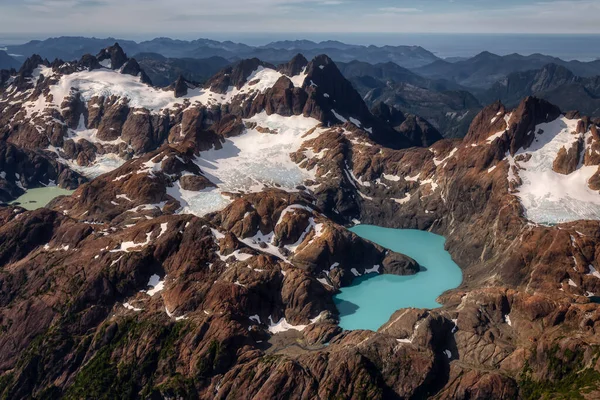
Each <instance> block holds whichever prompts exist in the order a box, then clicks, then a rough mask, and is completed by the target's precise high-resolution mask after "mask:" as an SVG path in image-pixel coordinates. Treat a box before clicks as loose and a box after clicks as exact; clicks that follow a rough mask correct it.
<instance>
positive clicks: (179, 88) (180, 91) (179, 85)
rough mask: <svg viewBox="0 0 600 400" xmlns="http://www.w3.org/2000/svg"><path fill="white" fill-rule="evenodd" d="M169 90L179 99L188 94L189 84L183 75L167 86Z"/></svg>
mask: <svg viewBox="0 0 600 400" xmlns="http://www.w3.org/2000/svg"><path fill="white" fill-rule="evenodd" d="M169 89H170V90H173V91H174V93H175V97H176V98H179V97H183V96H185V95H186V94H187V93H188V89H189V84H188V81H187V80H186V79H185V78H184V77H183V75H179V77H178V78H177V80H176V81H175V82H174V83H173V84H172V85H171V86H169Z"/></svg>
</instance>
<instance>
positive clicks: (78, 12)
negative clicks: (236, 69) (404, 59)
mask: <svg viewBox="0 0 600 400" xmlns="http://www.w3.org/2000/svg"><path fill="white" fill-rule="evenodd" d="M0 1H2V4H3V5H2V6H1V7H0V8H1V12H0V27H1V28H0V30H2V31H3V32H4V33H9V34H14V33H16V32H18V33H24V34H35V33H37V32H40V33H42V34H44V35H49V34H53V33H60V34H65V33H72V34H87V33H88V32H94V34H106V35H117V34H121V35H125V34H135V35H139V34H146V33H147V34H153V33H161V32H162V33H163V34H170V35H176V34H178V33H180V34H185V35H188V34H189V35H193V34H194V32H205V33H210V32H215V33H227V32H257V33H258V32H260V33H264V32H311V33H314V32H324V33H326V32H338V33H343V32H350V33H366V32H373V33H378V32H379V33H383V32H386V33H388V32H391V33H394V32H461V33H600V24H598V23H597V15H600V1H597V0H570V1H565V0H556V1H536V2H527V3H525V4H524V3H523V2H516V0H507V1H505V2H492V1H489V0H485V1H468V2H466V1H455V2H451V1H449V0H429V1H420V2H418V3H415V2H414V1H412V2H409V1H401V0H397V1H395V2H392V1H390V0H370V1H368V2H367V1H362V0H344V1H342V0H228V1H216V2H215V1H214V0H168V1H167V0H19V1H17V0H0ZM415 4H418V7H413V5H415ZM132 16H135V18H132ZM23 21H27V24H23Z"/></svg>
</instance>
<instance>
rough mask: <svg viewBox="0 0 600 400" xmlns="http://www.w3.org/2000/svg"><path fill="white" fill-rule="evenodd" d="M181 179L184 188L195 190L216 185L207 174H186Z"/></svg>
mask: <svg viewBox="0 0 600 400" xmlns="http://www.w3.org/2000/svg"><path fill="white" fill-rule="evenodd" d="M179 181H180V182H181V188H182V189H184V190H191V191H194V192H198V191H200V190H204V189H206V188H208V187H214V186H215V184H214V183H212V182H211V181H209V180H208V179H207V178H206V177H205V176H197V175H184V176H182V177H181V179H180V180H179Z"/></svg>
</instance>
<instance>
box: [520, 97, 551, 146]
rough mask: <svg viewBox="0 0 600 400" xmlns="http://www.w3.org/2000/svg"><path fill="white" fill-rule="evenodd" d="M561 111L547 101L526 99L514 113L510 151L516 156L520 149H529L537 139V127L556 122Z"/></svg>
mask: <svg viewBox="0 0 600 400" xmlns="http://www.w3.org/2000/svg"><path fill="white" fill-rule="evenodd" d="M559 116H560V109H559V108H558V107H556V106H555V105H553V104H550V103H548V102H547V101H545V100H541V99H538V98H535V97H527V98H526V99H524V100H523V101H522V102H521V104H519V106H518V107H517V109H516V110H515V111H514V112H513V114H512V116H511V118H510V121H509V127H508V137H509V139H510V144H509V150H510V153H511V154H512V155H514V154H515V153H516V152H517V151H518V150H519V149H520V148H525V149H526V148H527V147H529V146H530V145H531V143H532V142H533V139H534V138H535V132H534V130H535V126H536V125H539V124H541V123H544V122H550V121H554V120H555V119H556V118H558V117H559Z"/></svg>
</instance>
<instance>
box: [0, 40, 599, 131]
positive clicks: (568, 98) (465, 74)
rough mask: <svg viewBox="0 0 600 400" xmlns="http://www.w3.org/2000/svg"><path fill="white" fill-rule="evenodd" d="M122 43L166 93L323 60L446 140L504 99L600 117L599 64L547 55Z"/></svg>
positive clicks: (53, 52) (62, 50) (57, 49)
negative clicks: (227, 71) (232, 70)
mask: <svg viewBox="0 0 600 400" xmlns="http://www.w3.org/2000/svg"><path fill="white" fill-rule="evenodd" d="M114 41H115V39H112V38H108V39H94V38H83V37H60V38H51V39H46V40H43V41H32V42H29V43H26V44H23V45H17V46H7V50H8V51H9V52H10V53H11V54H13V56H14V55H15V54H20V55H21V56H18V57H17V58H14V57H12V56H9V55H8V54H4V55H3V54H2V52H0V70H1V69H3V68H4V69H7V70H10V69H11V68H16V69H18V68H19V66H20V64H21V63H22V62H24V61H25V59H26V57H27V56H28V55H33V54H39V55H40V56H41V57H42V58H47V59H49V60H53V59H55V58H58V59H62V60H68V61H71V60H79V59H80V58H81V57H82V56H83V55H84V54H87V53H90V54H93V53H94V52H95V51H96V49H98V48H106V47H109V46H110V45H112V44H113V43H114ZM119 43H120V44H121V46H122V48H123V50H124V52H126V53H128V54H130V55H133V58H135V59H136V60H137V62H138V63H139V65H140V66H141V67H142V69H143V70H144V72H145V73H146V75H147V76H148V77H149V79H150V80H151V81H152V83H153V84H154V85H155V86H160V87H169V86H170V85H172V84H173V82H175V81H176V80H177V79H178V78H179V77H180V76H181V77H183V78H184V79H185V80H187V81H188V82H192V83H195V84H196V85H201V84H203V83H204V82H206V81H207V80H208V79H209V78H210V77H212V76H213V75H214V74H216V73H217V72H218V71H220V70H221V69H223V68H224V67H226V66H228V65H231V64H235V63H237V62H239V61H240V60H243V59H252V58H257V59H260V60H262V61H264V62H268V63H270V64H273V65H278V64H281V63H285V62H287V61H288V60H290V59H292V58H293V57H294V56H295V55H296V54H298V53H301V54H303V56H304V57H305V58H307V59H313V58H315V57H316V56H318V55H321V54H326V55H327V56H328V57H329V58H331V59H332V60H333V61H334V62H335V63H336V65H337V66H338V68H339V70H340V71H341V72H342V74H343V75H344V76H345V77H346V78H347V79H348V80H349V81H350V82H351V83H352V85H353V86H354V88H355V89H356V90H357V91H358V92H359V93H360V95H361V96H362V97H363V99H364V101H365V102H366V103H367V106H368V107H370V108H371V107H374V106H376V105H377V104H378V103H379V102H385V103H386V104H388V105H390V106H392V107H395V108H398V109H399V110H400V111H402V112H403V113H405V114H412V115H418V116H420V117H421V118H423V119H425V120H427V122H428V123H430V124H431V125H432V126H433V127H434V128H435V129H437V130H438V131H439V132H440V133H441V134H442V136H444V137H464V135H466V133H467V131H468V127H469V125H470V123H471V121H472V120H473V118H474V116H475V115H476V114H477V113H478V112H479V111H480V110H481V109H482V108H483V106H484V105H485V104H489V103H491V102H494V101H496V100H501V101H503V102H505V103H506V104H509V105H511V106H513V105H516V103H518V102H519V101H520V99H521V98H523V97H524V96H528V95H535V96H538V97H541V98H544V99H547V100H549V101H551V102H553V103H555V104H557V105H559V106H560V107H561V109H564V110H581V111H582V112H585V113H586V114H587V115H590V116H600V110H599V109H598V104H597V103H598V101H597V99H598V96H597V92H598V89H597V87H598V85H597V82H596V81H597V79H598V78H597V76H599V75H600V61H592V62H580V61H563V60H561V59H559V58H556V57H550V56H546V55H542V54H532V55H529V56H522V55H519V54H510V55H506V56H498V55H495V54H492V53H490V52H482V53H480V54H478V55H476V56H474V57H472V58H468V59H460V58H459V59H448V60H443V59H440V58H438V57H436V56H435V55H434V54H432V53H431V52H428V51H427V50H425V49H422V48H420V47H418V46H379V47H378V46H360V45H351V44H345V43H341V42H337V41H323V42H319V43H317V42H312V41H309V40H295V41H278V42H272V43H269V44H267V45H264V46H249V45H245V44H242V43H234V42H230V41H225V42H219V41H215V40H209V39H198V40H192V41H184V40H173V39H169V38H156V39H153V40H148V41H144V42H139V43H138V42H134V41H127V40H120V41H119ZM2 60H4V61H2ZM3 74H4V76H5V77H8V75H9V74H8V72H4V73H3ZM568 74H570V75H571V76H569V77H567V75H568ZM5 79H8V78H5Z"/></svg>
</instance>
